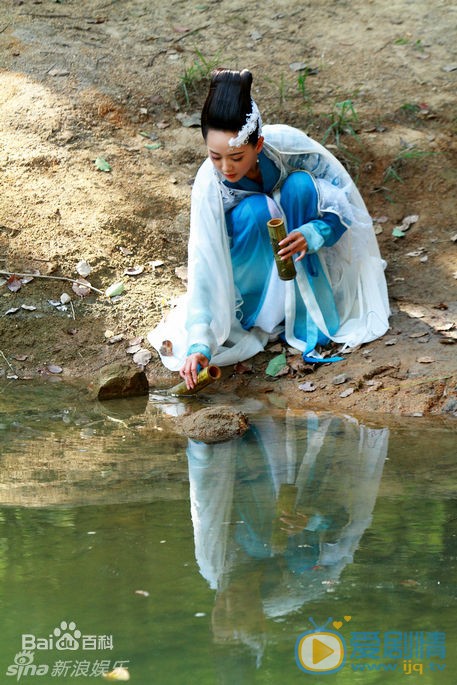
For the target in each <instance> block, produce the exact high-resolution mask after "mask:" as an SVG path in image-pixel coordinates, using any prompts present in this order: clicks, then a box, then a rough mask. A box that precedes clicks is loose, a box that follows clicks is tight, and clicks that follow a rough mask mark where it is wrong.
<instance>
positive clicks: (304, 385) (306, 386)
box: [298, 381, 317, 392]
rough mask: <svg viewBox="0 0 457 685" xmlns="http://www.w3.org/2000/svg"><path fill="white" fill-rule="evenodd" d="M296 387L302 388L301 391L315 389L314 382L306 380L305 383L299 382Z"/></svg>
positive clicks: (312, 390)
mask: <svg viewBox="0 0 457 685" xmlns="http://www.w3.org/2000/svg"><path fill="white" fill-rule="evenodd" d="M298 389H299V390H303V392H314V391H315V390H317V387H316V386H315V385H314V383H310V382H309V381H306V382H305V383H300V385H299V386H298Z"/></svg>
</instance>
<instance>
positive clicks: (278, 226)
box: [267, 219, 297, 281]
mask: <svg viewBox="0 0 457 685" xmlns="http://www.w3.org/2000/svg"><path fill="white" fill-rule="evenodd" d="M267 227H268V233H269V234H270V241H271V246H272V248H273V254H274V258H275V262H276V267H277V269H278V274H279V278H280V279H281V280H282V281H291V280H292V279H293V278H295V276H296V275H297V272H296V270H295V264H294V260H293V259H292V257H289V258H288V259H284V260H283V259H281V257H280V256H279V255H278V252H279V250H280V249H281V248H280V247H279V242H280V241H281V240H282V239H283V238H285V237H286V235H287V232H286V227H285V226H284V221H283V220H282V219H270V221H268V222H267Z"/></svg>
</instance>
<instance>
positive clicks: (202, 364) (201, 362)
mask: <svg viewBox="0 0 457 685" xmlns="http://www.w3.org/2000/svg"><path fill="white" fill-rule="evenodd" d="M208 364H209V361H208V358H207V357H205V355H204V354H201V352H196V353H195V354H189V356H188V357H187V358H186V361H185V363H184V364H183V366H182V367H181V369H180V371H179V375H180V376H181V378H184V380H185V381H186V386H187V388H188V390H193V389H194V388H195V386H196V384H197V376H198V372H199V371H200V368H202V369H204V368H206V367H207V366H208Z"/></svg>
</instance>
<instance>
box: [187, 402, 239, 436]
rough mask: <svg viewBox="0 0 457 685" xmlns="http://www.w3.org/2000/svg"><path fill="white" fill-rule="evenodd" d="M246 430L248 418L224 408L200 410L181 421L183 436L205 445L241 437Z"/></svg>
mask: <svg viewBox="0 0 457 685" xmlns="http://www.w3.org/2000/svg"><path fill="white" fill-rule="evenodd" d="M248 428H249V420H248V417H247V416H246V415H245V414H243V413H242V412H241V411H236V410H235V409H232V408H231V407H226V406H218V407H207V408H205V409H200V410H199V411H196V412H195V413H193V414H189V415H188V416H184V417H183V418H182V420H181V429H182V432H183V433H184V435H186V436H187V437H188V438H191V439H192V440H198V441H200V442H205V443H214V442H224V441H226V440H232V439H233V438H236V437H239V436H240V435H243V434H244V433H245V432H246V431H247V429H248Z"/></svg>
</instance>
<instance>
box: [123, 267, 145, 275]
mask: <svg viewBox="0 0 457 685" xmlns="http://www.w3.org/2000/svg"><path fill="white" fill-rule="evenodd" d="M143 271H144V266H142V265H141V264H137V265H136V266H132V267H130V268H128V269H125V270H124V275H125V276H139V275H140V274H142V273H143Z"/></svg>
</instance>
